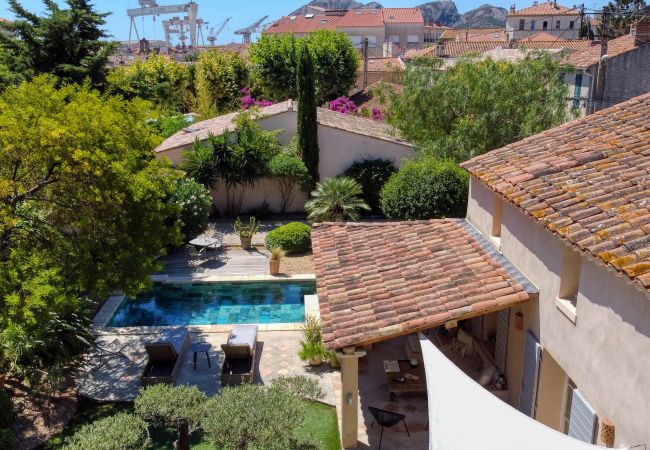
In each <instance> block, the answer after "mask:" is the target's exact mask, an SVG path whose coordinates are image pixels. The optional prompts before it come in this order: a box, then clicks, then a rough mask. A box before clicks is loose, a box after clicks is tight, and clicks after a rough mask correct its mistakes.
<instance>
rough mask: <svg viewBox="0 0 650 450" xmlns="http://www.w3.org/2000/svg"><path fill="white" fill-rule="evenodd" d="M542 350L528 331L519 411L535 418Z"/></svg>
mask: <svg viewBox="0 0 650 450" xmlns="http://www.w3.org/2000/svg"><path fill="white" fill-rule="evenodd" d="M541 350H542V347H541V346H540V345H539V342H538V341H537V338H536V337H535V335H534V334H533V333H531V332H530V331H528V332H527V333H526V342H525V343H524V368H523V371H522V374H521V390H520V391H519V411H521V412H522V413H524V414H526V415H527V416H530V417H533V418H534V417H535V402H536V399H537V378H538V375H539V362H540V357H541Z"/></svg>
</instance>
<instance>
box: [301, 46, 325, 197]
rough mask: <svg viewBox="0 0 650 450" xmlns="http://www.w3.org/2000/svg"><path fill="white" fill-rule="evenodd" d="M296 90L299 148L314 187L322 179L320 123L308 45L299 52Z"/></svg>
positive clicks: (312, 63)
mask: <svg viewBox="0 0 650 450" xmlns="http://www.w3.org/2000/svg"><path fill="white" fill-rule="evenodd" d="M296 89H297V91H298V146H299V148H300V155H301V156H302V160H303V162H304V163H305V166H307V170H308V172H309V177H310V178H311V182H312V187H313V186H315V185H316V183H318V181H319V178H320V177H319V175H318V122H317V120H316V93H315V88H314V62H313V61H312V58H311V52H310V51H309V49H308V48H307V46H306V45H301V46H300V48H299V50H298V66H297V71H296Z"/></svg>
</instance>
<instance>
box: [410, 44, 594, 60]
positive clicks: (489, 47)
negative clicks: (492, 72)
mask: <svg viewBox="0 0 650 450" xmlns="http://www.w3.org/2000/svg"><path fill="white" fill-rule="evenodd" d="M590 42H591V41H578V40H567V41H565V40H554V41H550V42H549V41H527V42H518V43H517V44H516V48H517V49H522V50H525V49H530V50H551V49H562V48H565V49H568V50H573V49H576V50H581V49H585V48H588V47H589V46H590V45H591V44H590ZM442 45H444V52H443V54H444V57H446V58H459V57H461V56H467V55H471V54H481V53H485V52H487V51H493V50H494V51H496V50H498V49H507V48H509V47H508V44H507V43H505V42H497V41H482V42H466V41H447V42H444V43H443V44H442ZM435 56H436V46H435V45H432V46H430V47H426V48H423V49H422V50H417V51H415V52H412V53H409V54H405V55H404V59H410V58H414V57H429V58H432V57H435Z"/></svg>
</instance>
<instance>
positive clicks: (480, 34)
mask: <svg viewBox="0 0 650 450" xmlns="http://www.w3.org/2000/svg"><path fill="white" fill-rule="evenodd" d="M440 39H442V40H455V41H467V42H490V41H495V42H507V40H508V39H507V36H506V30H505V29H504V28H471V29H467V30H464V29H450V30H445V31H443V32H442V34H441V35H440Z"/></svg>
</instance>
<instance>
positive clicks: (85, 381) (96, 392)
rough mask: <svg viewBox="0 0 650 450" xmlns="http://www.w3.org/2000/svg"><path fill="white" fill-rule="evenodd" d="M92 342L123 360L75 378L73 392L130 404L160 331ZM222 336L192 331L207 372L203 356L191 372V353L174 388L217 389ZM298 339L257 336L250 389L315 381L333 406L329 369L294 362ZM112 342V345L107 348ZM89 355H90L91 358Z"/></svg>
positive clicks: (285, 334)
mask: <svg viewBox="0 0 650 450" xmlns="http://www.w3.org/2000/svg"><path fill="white" fill-rule="evenodd" d="M104 330H105V331H103V332H102V333H101V334H100V335H99V336H97V342H98V343H99V344H100V345H105V346H114V348H121V347H122V346H124V345H127V347H126V349H125V350H124V353H125V354H126V356H127V357H128V358H129V360H130V361H127V360H126V359H124V358H115V359H113V360H111V361H109V362H108V363H107V364H106V365H105V366H103V367H101V368H100V369H98V370H96V371H89V372H80V374H79V376H78V386H79V392H80V394H81V395H84V396H86V397H90V398H94V399H97V400H103V401H129V400H133V398H135V396H136V395H137V393H138V389H139V388H140V375H141V374H142V371H143V370H144V366H145V365H146V363H147V353H146V351H145V349H144V344H145V342H150V341H156V340H160V339H161V338H164V333H165V331H160V329H156V328H153V327H151V328H150V330H154V331H149V332H147V330H146V329H145V327H142V329H140V330H138V331H133V332H132V334H127V332H125V331H124V330H117V331H115V332H114V334H111V331H110V329H109V328H105V329H104ZM227 337H228V333H223V332H205V331H198V330H197V329H196V328H193V329H192V332H191V342H197V341H204V342H209V343H211V344H212V349H211V350H210V352H209V355H210V361H211V363H212V367H211V368H210V367H208V363H207V360H206V357H205V354H204V353H203V354H198V355H197V367H196V370H194V369H193V363H192V357H193V353H192V352H191V351H188V352H187V354H186V355H185V359H184V361H183V367H182V369H181V372H180V374H179V376H178V379H177V383H176V384H177V385H195V386H197V387H198V388H199V389H200V390H201V391H203V392H205V393H206V394H207V395H214V394H216V393H217V391H218V390H219V388H220V387H221V382H220V374H221V365H222V363H223V351H222V350H221V344H222V343H224V342H225V341H226V339H227ZM300 338H301V333H300V332H299V331H260V332H258V337H257V341H258V342H257V355H256V356H257V360H256V361H255V378H254V382H255V383H256V384H262V385H267V384H269V383H270V382H271V380H273V379H274V378H275V377H277V376H281V375H287V376H293V375H306V376H309V377H311V378H314V379H316V380H318V382H319V383H320V385H321V386H322V388H323V390H324V392H325V394H326V397H325V400H324V402H325V403H328V404H331V405H333V404H334V394H333V388H332V369H331V368H330V367H329V365H326V364H323V366H321V367H319V368H311V367H310V366H309V365H308V364H307V363H305V362H303V361H301V360H300V359H299V358H298V350H299V348H300ZM114 341H117V342H115V344H113V345H111V343H113V342H114ZM92 355H93V353H92V352H91V353H90V356H92Z"/></svg>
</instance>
